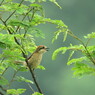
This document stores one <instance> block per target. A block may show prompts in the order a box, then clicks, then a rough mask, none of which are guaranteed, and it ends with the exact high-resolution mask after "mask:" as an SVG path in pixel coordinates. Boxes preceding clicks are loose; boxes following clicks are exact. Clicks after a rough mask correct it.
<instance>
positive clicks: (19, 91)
mask: <svg viewBox="0 0 95 95" xmlns="http://www.w3.org/2000/svg"><path fill="white" fill-rule="evenodd" d="M25 90H26V89H17V90H16V89H9V90H7V94H11V95H19V94H22V93H24V92H25Z"/></svg>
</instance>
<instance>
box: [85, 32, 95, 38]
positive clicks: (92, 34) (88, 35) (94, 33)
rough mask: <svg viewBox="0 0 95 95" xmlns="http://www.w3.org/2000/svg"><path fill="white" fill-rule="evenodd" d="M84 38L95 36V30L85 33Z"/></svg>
mask: <svg viewBox="0 0 95 95" xmlns="http://www.w3.org/2000/svg"><path fill="white" fill-rule="evenodd" d="M84 38H95V32H92V33H91V34H87V36H84Z"/></svg>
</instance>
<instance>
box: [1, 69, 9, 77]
mask: <svg viewBox="0 0 95 95" xmlns="http://www.w3.org/2000/svg"><path fill="white" fill-rule="evenodd" d="M8 68H9V67H7V68H5V70H4V71H3V73H2V74H1V76H3V75H4V73H5V72H6V71H7V70H8Z"/></svg>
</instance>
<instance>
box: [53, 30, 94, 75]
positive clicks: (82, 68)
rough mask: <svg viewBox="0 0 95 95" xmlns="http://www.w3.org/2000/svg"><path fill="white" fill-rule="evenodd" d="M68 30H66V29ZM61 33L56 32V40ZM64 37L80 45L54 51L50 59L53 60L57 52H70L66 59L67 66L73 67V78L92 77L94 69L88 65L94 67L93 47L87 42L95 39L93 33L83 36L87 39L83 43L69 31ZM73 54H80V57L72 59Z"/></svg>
mask: <svg viewBox="0 0 95 95" xmlns="http://www.w3.org/2000/svg"><path fill="white" fill-rule="evenodd" d="M67 30H68V29H67ZM61 32H63V31H58V32H57V34H55V38H56V39H57V38H58V35H59V33H61ZM65 32H67V33H66V36H67V34H68V35H70V36H72V37H73V38H75V39H76V40H78V41H79V42H80V43H81V44H79V45H72V44H70V46H69V47H60V48H58V49H56V50H55V51H54V53H53V55H52V59H53V60H55V59H56V56H57V55H58V54H59V52H62V54H64V53H65V52H66V51H67V50H70V51H71V53H70V55H69V58H68V62H67V65H71V64H72V63H73V64H74V67H73V68H72V70H73V71H74V76H78V77H81V76H83V75H90V74H92V75H94V74H95V68H93V67H92V66H90V65H88V64H89V63H93V65H95V46H94V45H92V46H88V43H89V41H90V40H91V39H92V38H95V32H92V33H91V34H87V36H84V38H86V39H87V42H86V43H84V42H83V41H82V40H81V39H80V38H78V37H77V36H76V35H74V34H73V33H72V32H71V31H70V30H68V31H65ZM66 36H65V35H64V39H65V40H66ZM75 52H81V55H82V57H78V58H72V57H73V56H74V54H75Z"/></svg>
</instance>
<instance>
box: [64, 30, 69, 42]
mask: <svg viewBox="0 0 95 95" xmlns="http://www.w3.org/2000/svg"><path fill="white" fill-rule="evenodd" d="M67 34H68V31H66V32H64V39H63V41H66V38H67Z"/></svg>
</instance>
